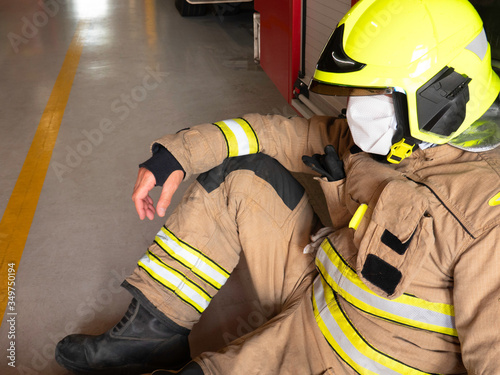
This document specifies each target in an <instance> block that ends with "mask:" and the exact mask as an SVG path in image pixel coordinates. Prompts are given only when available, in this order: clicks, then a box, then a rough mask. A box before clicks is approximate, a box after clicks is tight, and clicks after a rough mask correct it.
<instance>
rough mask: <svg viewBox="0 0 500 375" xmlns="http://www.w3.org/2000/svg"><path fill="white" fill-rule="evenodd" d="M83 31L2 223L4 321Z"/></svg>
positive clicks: (0, 286) (66, 61)
mask: <svg viewBox="0 0 500 375" xmlns="http://www.w3.org/2000/svg"><path fill="white" fill-rule="evenodd" d="M82 31H83V24H82V23H79V24H78V26H77V28H76V31H75V35H74V36H73V39H72V41H71V44H70V46H69V48H68V51H67V52H66V57H65V58H64V62H63V65H62V67H61V71H60V72H59V75H58V76H57V80H56V83H55V84H54V88H53V89H52V93H51V94H50V97H49V101H48V103H47V106H46V107H45V110H44V112H43V114H42V118H41V120H40V123H39V125H38V128H37V130H36V133H35V137H34V138H33V142H32V143H31V147H30V149H29V151H28V155H27V156H26V159H25V161H24V164H23V167H22V169H21V173H20V174H19V177H18V179H17V182H16V185H15V186H14V190H13V191H12V195H11V196H10V199H9V202H8V204H7V208H6V209H5V212H4V214H3V217H2V221H1V222H0V298H1V300H0V311H1V312H2V321H3V315H4V313H5V309H6V307H7V302H8V298H7V297H8V294H7V292H8V288H7V283H8V278H9V275H12V274H14V272H12V270H10V272H9V268H10V267H9V264H12V263H13V264H15V267H14V269H15V270H16V271H17V267H18V266H19V262H20V261H21V256H22V254H23V250H24V246H25V245H26V240H27V238H28V233H29V231H30V227H31V223H32V221H33V216H34V215H35V211H36V207H37V204H38V199H39V197H40V192H41V191H42V187H43V183H44V181H45V176H46V174H47V169H48V168H49V163H50V159H51V157H52V151H53V149H54V146H55V143H56V139H57V135H58V133H59V128H60V126H61V122H62V118H63V115H64V110H65V109H66V104H67V102H68V98H69V94H70V92H71V86H72V85H73V79H74V78H75V74H76V70H77V68H78V63H79V61H80V56H81V54H82V49H83V39H82ZM40 261H43V260H40ZM10 279H11V280H12V277H10ZM16 289H17V288H16ZM16 294H17V293H16ZM9 301H11V302H12V299H10V300H9ZM12 307H13V305H12V303H11V304H9V311H13V310H12V309H11V308H12Z"/></svg>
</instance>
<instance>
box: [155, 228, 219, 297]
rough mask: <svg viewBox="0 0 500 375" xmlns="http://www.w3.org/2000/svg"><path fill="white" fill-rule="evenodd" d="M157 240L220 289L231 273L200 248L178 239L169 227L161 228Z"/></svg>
mask: <svg viewBox="0 0 500 375" xmlns="http://www.w3.org/2000/svg"><path fill="white" fill-rule="evenodd" d="M155 241H156V243H157V244H158V245H159V246H160V247H161V248H162V249H163V250H164V251H165V252H166V253H167V254H168V255H170V256H171V257H172V258H174V259H175V260H177V261H178V262H179V263H181V264H182V265H184V266H185V267H186V268H189V269H190V270H191V271H192V272H193V273H194V274H195V275H197V276H198V277H199V278H200V279H202V280H204V281H206V282H207V283H209V284H210V285H212V286H213V287H214V288H216V289H220V288H221V287H222V285H224V284H225V283H226V281H227V279H228V277H229V273H228V272H227V271H226V270H225V269H223V268H222V267H221V266H219V265H218V264H217V263H215V262H214V261H213V260H211V259H210V258H208V257H207V256H206V255H204V254H202V253H201V252H200V251H199V250H197V249H195V248H193V247H192V246H190V245H188V244H186V243H185V242H183V241H181V240H180V239H178V238H177V237H176V236H175V235H174V234H173V233H172V232H171V231H170V230H168V229H167V228H165V227H163V228H161V230H160V231H159V232H158V234H157V235H156V238H155Z"/></svg>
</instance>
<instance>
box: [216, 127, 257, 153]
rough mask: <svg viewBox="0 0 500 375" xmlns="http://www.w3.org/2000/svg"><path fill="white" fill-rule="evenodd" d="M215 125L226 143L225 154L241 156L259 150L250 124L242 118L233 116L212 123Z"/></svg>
mask: <svg viewBox="0 0 500 375" xmlns="http://www.w3.org/2000/svg"><path fill="white" fill-rule="evenodd" d="M214 125H215V126H217V127H218V128H219V129H220V131H221V132H222V134H223V135H224V138H225V139H226V145H227V154H228V155H227V156H228V157H229V158H230V157H233V156H242V155H249V154H256V153H257V152H259V148H260V146H259V140H258V138H257V134H255V131H254V130H253V128H252V127H251V126H250V124H249V123H248V122H247V121H246V120H244V119H242V118H235V119H230V120H224V121H219V122H216V123H214Z"/></svg>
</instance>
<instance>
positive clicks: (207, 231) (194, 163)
mask: <svg viewBox="0 0 500 375" xmlns="http://www.w3.org/2000/svg"><path fill="white" fill-rule="evenodd" d="M310 90H312V91H314V92H316V93H319V94H323V95H346V96H348V97H349V100H348V103H347V111H346V118H343V116H340V118H332V117H313V118H312V119H310V120H306V119H303V118H290V119H287V118H284V117H281V116H272V115H268V116H262V115H256V114H249V115H245V116H243V117H240V118H235V119H231V120H225V121H220V122H216V123H214V124H203V125H199V126H195V127H193V128H191V129H187V130H183V131H181V132H179V133H177V134H175V135H167V136H165V137H163V138H161V139H159V140H157V141H156V142H155V144H154V146H153V152H154V153H153V156H152V158H151V159H150V160H148V161H147V162H145V163H144V164H143V165H142V167H141V169H140V170H139V177H138V180H137V183H136V187H135V191H134V196H133V198H134V201H135V203H136V208H137V211H138V213H139V215H140V217H141V219H142V218H144V217H145V216H147V217H149V218H153V217H154V214H155V207H154V204H153V201H152V199H151V198H150V197H149V195H148V192H149V191H150V190H151V189H152V188H153V187H154V186H155V185H163V192H162V197H161V198H160V201H159V203H158V205H157V207H156V211H157V212H158V214H159V215H160V216H162V215H163V214H164V209H165V208H166V205H167V204H168V200H169V197H170V196H171V195H172V192H173V191H175V189H176V188H177V186H178V184H179V183H180V181H181V180H182V179H183V178H184V177H189V176H191V175H192V174H198V173H199V174H200V175H199V177H198V179H197V181H196V182H195V183H194V184H193V185H192V186H191V187H190V189H189V190H188V192H187V193H186V195H185V197H184V199H183V201H182V203H181V204H180V205H179V206H178V207H177V208H176V210H175V212H174V213H173V214H172V215H171V216H170V217H169V218H168V219H167V221H166V224H165V226H164V227H163V228H161V230H160V231H159V232H158V235H157V236H156V238H155V242H154V244H153V245H151V247H150V248H149V250H148V252H147V253H146V254H145V255H144V256H143V257H142V258H141V259H140V260H139V262H138V266H137V267H136V269H135V271H134V272H133V274H132V275H131V276H130V277H128V278H127V279H126V280H125V281H124V284H123V285H124V287H125V288H127V290H129V291H130V292H131V294H132V295H133V297H134V299H133V300H132V303H131V305H130V307H129V311H128V312H127V313H126V314H125V316H124V318H123V319H122V321H121V322H119V323H118V324H117V325H116V326H115V327H113V328H112V329H111V330H109V331H108V332H106V333H104V334H103V335H100V336H87V335H70V336H68V337H66V338H64V339H63V340H62V341H61V342H60V343H59V344H58V346H57V350H56V358H57V360H58V361H59V363H60V364H62V365H63V366H65V367H67V368H68V369H70V370H72V371H75V372H84V373H106V374H108V373H141V372H145V371H152V370H154V369H160V368H164V369H167V370H158V371H157V372H155V373H157V374H171V373H173V372H172V371H171V370H177V369H179V368H182V367H183V366H184V365H186V363H187V366H185V367H184V368H183V369H182V370H180V372H179V373H180V374H335V375H337V374H383V375H385V374H435V373H440V374H461V373H467V372H468V373H470V374H494V373H496V372H498V368H499V367H500V334H499V328H500V321H499V319H500V318H499V316H500V305H499V303H500V302H499V301H500V295H499V293H500V292H499V291H500V275H499V273H498V265H499V264H500V252H499V251H496V250H497V249H496V247H497V246H498V245H497V244H498V243H500V177H499V176H500V151H499V150H500V148H499V147H497V146H498V144H500V98H499V92H500V79H499V78H498V76H497V75H496V74H495V73H494V72H493V70H492V68H491V51H490V46H489V44H488V42H487V40H486V36H485V33H484V30H483V25H482V22H481V20H480V18H479V16H478V15H477V13H476V12H475V10H474V8H473V7H472V6H471V4H470V3H469V2H467V1H466V0H405V1H398V0H361V1H360V2H358V3H357V4H356V6H354V7H353V8H352V9H351V10H350V11H349V13H348V14H347V15H346V16H345V17H344V18H343V19H342V20H341V21H340V23H339V24H338V26H337V27H336V29H335V30H334V32H333V34H332V36H331V38H330V40H329V41H328V43H327V45H326V47H325V49H324V51H323V53H322V55H321V57H320V59H319V62H318V65H317V69H316V71H315V74H314V78H313V80H312V82H311V85H310ZM289 171H295V172H307V173H315V175H316V177H315V178H316V179H317V181H318V182H319V184H320V186H321V187H322V189H323V192H324V194H325V197H326V201H327V207H326V208H325V209H327V210H328V212H329V215H330V219H331V228H322V229H320V230H319V231H317V230H318V229H319V228H321V225H320V223H319V222H318V220H317V219H316V216H315V215H314V213H313V210H312V208H311V207H310V205H309V203H308V197H307V194H306V193H305V192H304V189H303V188H302V186H301V185H300V184H299V183H298V182H297V181H296V180H295V179H294V178H293V177H292V175H291V174H290V173H289ZM310 236H312V237H311V238H310ZM241 251H243V252H244V253H245V257H246V259H247V262H248V265H249V270H250V274H251V277H252V282H253V283H254V287H255V290H256V292H257V295H258V298H259V300H260V301H261V303H262V304H267V305H270V306H271V307H272V309H273V311H274V315H275V316H274V317H273V318H272V319H271V320H269V321H268V322H267V323H265V324H264V325H263V326H261V327H259V328H258V329H257V330H255V331H254V332H252V333H250V334H248V335H246V336H244V337H242V338H240V339H237V340H236V341H234V342H232V343H231V344H229V345H228V346H227V347H226V348H224V349H223V350H221V351H219V352H209V353H203V354H201V355H200V356H199V357H197V358H194V359H193V360H192V361H190V355H189V344H188V340H187V338H188V334H189V332H190V330H191V328H192V327H193V325H194V324H196V322H197V321H198V320H199V318H200V315H201V314H202V313H203V311H204V310H205V309H206V308H207V306H208V305H209V303H210V301H211V299H212V298H213V297H214V295H215V294H216V293H217V291H218V290H219V289H220V288H221V287H222V286H223V285H224V283H225V282H226V280H227V279H228V277H229V276H230V275H231V273H232V271H233V269H234V267H235V265H236V264H237V262H238V259H239V257H240V254H241Z"/></svg>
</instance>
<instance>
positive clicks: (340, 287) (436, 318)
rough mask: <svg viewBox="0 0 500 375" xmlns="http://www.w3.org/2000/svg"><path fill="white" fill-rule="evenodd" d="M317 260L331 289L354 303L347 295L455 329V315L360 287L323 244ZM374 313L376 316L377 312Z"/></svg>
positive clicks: (403, 316)
mask: <svg viewBox="0 0 500 375" xmlns="http://www.w3.org/2000/svg"><path fill="white" fill-rule="evenodd" d="M317 260H319V261H320V262H321V264H323V266H324V268H325V270H324V272H326V274H328V275H329V276H330V277H331V278H332V280H333V281H334V282H335V283H334V285H330V286H331V287H332V288H333V290H335V291H336V292H338V293H339V294H340V295H342V296H343V297H344V298H347V299H348V300H349V302H352V303H353V304H354V305H356V302H353V301H351V300H350V299H349V296H353V297H354V298H356V299H357V300H359V301H361V302H363V303H365V304H367V305H369V306H371V307H373V308H376V309H379V310H382V311H385V312H387V313H390V314H393V315H395V316H399V317H402V318H405V319H410V320H412V321H416V322H420V323H424V324H428V325H433V326H439V327H445V328H449V329H450V330H453V329H455V317H454V316H452V315H447V314H444V313H440V312H437V311H433V310H429V309H426V308H423V307H418V306H415V305H408V304H405V303H401V302H399V301H398V299H395V300H388V299H385V298H382V297H380V296H378V295H376V294H374V293H373V292H370V291H368V290H364V289H362V288H360V287H359V286H357V285H356V284H355V283H354V282H352V281H351V280H350V279H349V278H348V277H346V276H345V275H344V274H343V273H342V272H341V271H340V270H339V269H338V268H337V266H336V265H335V264H333V263H332V261H331V260H330V258H329V257H328V255H327V253H326V250H325V249H324V248H323V245H322V246H321V248H320V250H319V251H318V253H317ZM358 280H359V279H358ZM359 281H361V280H359ZM369 312H371V311H369ZM374 314H375V313H374ZM375 315H377V316H378V314H375ZM382 317H385V316H382ZM404 323H407V322H404Z"/></svg>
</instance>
